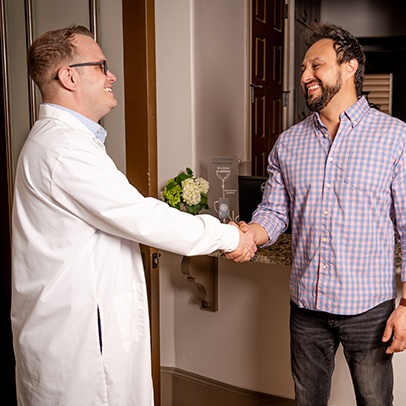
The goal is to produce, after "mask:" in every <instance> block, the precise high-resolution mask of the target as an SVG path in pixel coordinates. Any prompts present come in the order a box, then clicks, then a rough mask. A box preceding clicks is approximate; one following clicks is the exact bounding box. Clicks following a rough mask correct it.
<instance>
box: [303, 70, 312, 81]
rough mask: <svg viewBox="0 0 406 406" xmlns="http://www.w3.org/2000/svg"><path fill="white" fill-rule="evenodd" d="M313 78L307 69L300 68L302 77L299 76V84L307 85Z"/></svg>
mask: <svg viewBox="0 0 406 406" xmlns="http://www.w3.org/2000/svg"><path fill="white" fill-rule="evenodd" d="M312 78H313V75H312V73H311V70H310V69H309V68H302V76H301V79H300V80H301V82H302V83H308V82H310V81H311V79H312Z"/></svg>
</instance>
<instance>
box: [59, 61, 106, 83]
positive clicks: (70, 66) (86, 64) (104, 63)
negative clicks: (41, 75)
mask: <svg viewBox="0 0 406 406" xmlns="http://www.w3.org/2000/svg"><path fill="white" fill-rule="evenodd" d="M82 66H101V67H102V72H103V73H104V74H105V75H106V76H107V71H108V70H109V68H108V66H107V61H106V60H105V59H103V60H102V61H99V62H81V63H74V64H72V65H68V68H80V67H82ZM59 69H61V68H59ZM58 72H59V70H58ZM55 80H59V77H58V74H56V76H55Z"/></svg>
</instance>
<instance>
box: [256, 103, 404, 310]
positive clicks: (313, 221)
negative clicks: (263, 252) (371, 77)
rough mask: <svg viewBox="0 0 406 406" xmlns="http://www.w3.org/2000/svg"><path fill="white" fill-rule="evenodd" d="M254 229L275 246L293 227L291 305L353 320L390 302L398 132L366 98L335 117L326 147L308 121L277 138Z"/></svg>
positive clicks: (321, 129)
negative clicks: (334, 132)
mask: <svg viewBox="0 0 406 406" xmlns="http://www.w3.org/2000/svg"><path fill="white" fill-rule="evenodd" d="M268 173H269V178H268V181H267V183H266V187H265V191H264V196H263V200H262V203H260V205H259V206H258V208H257V210H256V211H255V212H254V214H253V218H252V221H254V222H256V223H259V224H261V225H262V226H263V227H264V228H265V230H266V231H267V232H268V235H269V238H270V241H269V243H267V244H266V245H271V244H273V243H274V242H275V241H276V240H277V238H278V237H279V235H280V234H281V233H282V232H283V231H284V229H285V227H286V225H287V223H288V218H289V216H290V218H291V224H292V250H293V264H292V273H291V277H290V289H291V298H292V300H293V301H294V302H295V303H297V304H298V305H299V306H300V307H304V308H307V309H311V310H320V311H325V312H329V313H333V314H344V315H352V314H359V313H362V312H364V311H366V310H368V309H371V308H372V307H374V306H376V305H378V304H380V303H382V302H384V301H386V300H390V299H392V298H394V297H396V287H395V272H394V245H395V231H394V225H393V222H392V219H393V218H394V216H396V224H397V228H398V231H399V234H400V238H401V245H402V258H403V261H402V281H404V280H405V277H406V266H405V258H406V255H405V254H406V124H405V123H403V122H402V121H400V120H398V119H396V118H393V117H391V116H389V115H386V114H383V113H381V112H379V111H377V110H375V109H373V108H370V107H369V105H368V103H367V101H366V100H365V98H364V97H362V98H360V99H359V100H358V101H357V102H356V103H355V104H354V105H353V106H351V107H350V108H349V109H348V110H346V111H345V112H343V113H342V114H341V115H340V127H339V129H338V132H337V135H336V137H335V139H334V142H332V141H331V137H330V136H329V134H328V130H327V128H326V127H325V126H324V125H323V124H322V122H321V121H320V118H319V115H318V113H315V114H313V115H311V116H309V117H308V118H306V119H305V120H303V121H302V122H301V123H299V124H297V125H295V126H293V127H291V128H290V129H289V130H287V131H285V132H284V133H282V134H281V135H280V136H279V138H278V140H277V142H276V144H275V147H274V148H273V150H272V151H271V153H270V154H269V164H268Z"/></svg>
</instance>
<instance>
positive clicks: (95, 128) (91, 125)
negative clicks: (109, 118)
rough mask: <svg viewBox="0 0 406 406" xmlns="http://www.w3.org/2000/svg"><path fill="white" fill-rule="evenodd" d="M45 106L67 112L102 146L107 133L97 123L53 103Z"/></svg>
mask: <svg viewBox="0 0 406 406" xmlns="http://www.w3.org/2000/svg"><path fill="white" fill-rule="evenodd" d="M45 104H48V105H50V106H52V107H56V108H58V109H60V110H64V111H67V112H68V113H70V114H72V115H73V116H74V117H75V118H77V119H78V120H79V121H80V122H81V123H82V124H83V125H84V126H85V127H86V128H87V129H88V130H89V131H91V132H92V133H93V134H94V136H95V137H96V138H97V139H98V140H99V141H100V142H102V143H103V144H104V141H105V140H106V137H107V131H106V130H105V129H104V128H103V127H102V126H101V125H100V124H99V123H96V122H95V121H93V120H90V118H87V117H85V116H83V115H82V114H80V113H78V112H77V111H74V110H71V109H68V108H67V107H64V106H60V105H59V104H53V103H45Z"/></svg>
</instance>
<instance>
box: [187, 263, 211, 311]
mask: <svg viewBox="0 0 406 406" xmlns="http://www.w3.org/2000/svg"><path fill="white" fill-rule="evenodd" d="M181 271H182V274H183V275H185V276H186V277H187V280H188V281H189V282H192V283H193V284H194V285H195V286H196V288H197V300H198V301H199V302H200V308H201V309H202V310H209V311H212V312H216V311H217V310H218V258H217V257H211V256H207V255H198V256H194V257H183V259H182V263H181Z"/></svg>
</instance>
